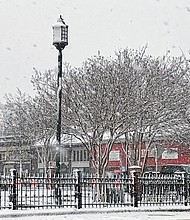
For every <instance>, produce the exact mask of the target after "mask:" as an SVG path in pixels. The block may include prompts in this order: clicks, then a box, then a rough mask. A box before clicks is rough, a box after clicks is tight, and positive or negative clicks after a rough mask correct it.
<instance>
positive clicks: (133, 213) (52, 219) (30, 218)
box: [0, 207, 190, 220]
mask: <svg viewBox="0 0 190 220" xmlns="http://www.w3.org/2000/svg"><path fill="white" fill-rule="evenodd" d="M126 210H127V211H126ZM42 214H43V215H42ZM22 215H23V216H22ZM0 219H4V220H5V219H8V220H63V219H64V220H87V219H89V220H189V219H190V207H176V208H175V207H152V208H150V207H149V208H148V209H147V208H134V207H129V208H125V209H124V208H120V209H119V208H118V209H98V208H97V209H86V210H82V209H81V210H76V209H55V210H26V211H24V210H17V211H13V210H1V212H0Z"/></svg>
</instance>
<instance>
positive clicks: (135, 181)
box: [133, 171, 139, 207]
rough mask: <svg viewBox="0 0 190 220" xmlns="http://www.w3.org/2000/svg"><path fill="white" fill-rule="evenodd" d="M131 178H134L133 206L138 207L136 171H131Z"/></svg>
mask: <svg viewBox="0 0 190 220" xmlns="http://www.w3.org/2000/svg"><path fill="white" fill-rule="evenodd" d="M133 178H134V207H138V193H139V192H138V190H139V187H138V184H139V183H138V173H137V172H136V171H134V173H133Z"/></svg>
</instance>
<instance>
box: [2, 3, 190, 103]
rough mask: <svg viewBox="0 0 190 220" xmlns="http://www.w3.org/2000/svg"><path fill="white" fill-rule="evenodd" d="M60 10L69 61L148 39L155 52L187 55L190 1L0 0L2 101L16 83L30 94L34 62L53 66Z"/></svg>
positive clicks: (135, 46) (77, 63)
mask: <svg viewBox="0 0 190 220" xmlns="http://www.w3.org/2000/svg"><path fill="white" fill-rule="evenodd" d="M59 15H62V17H63V18H64V20H65V22H66V24H68V25H69V45H68V46H67V47H66V48H65V49H64V51H63V54H64V59H65V61H66V62H69V63H70V64H71V65H72V66H81V64H82V62H83V61H85V60H86V59H87V58H88V57H91V56H93V55H96V54H98V51H100V52H101V54H102V55H104V56H107V57H108V56H110V55H113V54H114V51H117V50H119V49H123V48H126V47H128V48H132V49H139V48H141V47H142V46H145V45H146V44H147V45H148V49H147V53H148V54H151V55H153V56H162V55H164V54H165V53H166V51H168V50H169V51H170V54H171V56H180V55H181V53H182V51H183V52H184V53H185V54H186V55H187V56H189V50H190V0H0V102H4V99H3V96H4V94H5V93H13V94H14V93H16V88H17V87H18V88H19V89H21V90H22V91H23V92H26V93H31V91H32V86H31V83H30V78H31V75H32V74H33V67H35V68H36V69H38V70H41V71H44V70H45V69H54V68H55V67H56V66H57V50H56V49H55V48H54V47H53V46H52V25H53V24H54V23H55V22H56V21H57V18H58V17H59ZM31 94H32V93H31Z"/></svg>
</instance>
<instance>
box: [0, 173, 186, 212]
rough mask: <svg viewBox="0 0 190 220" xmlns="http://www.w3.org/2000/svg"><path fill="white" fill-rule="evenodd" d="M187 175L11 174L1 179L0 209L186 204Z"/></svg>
mask: <svg viewBox="0 0 190 220" xmlns="http://www.w3.org/2000/svg"><path fill="white" fill-rule="evenodd" d="M189 203H190V176H189V175H187V174H185V173H178V174H174V175H160V174H147V175H144V176H143V177H139V176H138V173H134V175H133V176H131V177H127V176H123V175H122V176H117V177H112V178H108V177H105V178H101V177H99V176H98V175H86V176H84V175H82V174H81V172H80V171H78V172H77V174H76V175H62V176H53V177H48V176H22V177H19V176H18V174H17V172H16V170H14V171H13V172H12V176H10V177H9V176H4V177H1V179H0V209H6V208H9V209H14V210H16V209H43V208H49V209H53V208H63V207H64V208H65V207H75V208H78V209H80V208H88V207H127V206H134V207H138V206H148V205H157V206H158V205H186V206H187V205H189Z"/></svg>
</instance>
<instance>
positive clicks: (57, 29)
mask: <svg viewBox="0 0 190 220" xmlns="http://www.w3.org/2000/svg"><path fill="white" fill-rule="evenodd" d="M52 28H53V45H54V46H55V47H56V49H57V50H58V76H57V131H56V141H57V144H56V175H59V174H60V146H61V98H62V50H63V49H64V48H65V46H67V45H68V25H66V24H65V22H64V20H63V18H62V17H61V15H60V17H59V18H58V20H57V22H56V23H55V24H54V25H53V26H52Z"/></svg>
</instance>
